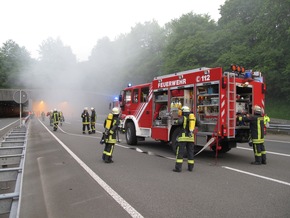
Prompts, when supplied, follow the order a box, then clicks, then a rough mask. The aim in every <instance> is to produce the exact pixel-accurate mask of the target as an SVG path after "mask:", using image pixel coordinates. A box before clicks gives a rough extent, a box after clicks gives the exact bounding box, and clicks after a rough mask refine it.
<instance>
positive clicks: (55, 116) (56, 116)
mask: <svg viewBox="0 0 290 218" xmlns="http://www.w3.org/2000/svg"><path fill="white" fill-rule="evenodd" d="M52 120H53V131H56V130H57V128H58V123H59V113H58V112H57V109H54V110H53V113H52Z"/></svg>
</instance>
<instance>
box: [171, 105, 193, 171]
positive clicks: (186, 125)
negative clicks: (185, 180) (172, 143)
mask: <svg viewBox="0 0 290 218" xmlns="http://www.w3.org/2000/svg"><path fill="white" fill-rule="evenodd" d="M181 111H182V116H181V117H180V118H179V119H178V120H177V122H176V123H177V124H178V125H180V127H181V128H180V132H179V134H178V138H177V148H176V163H175V169H173V171H174V172H181V171H182V163H183V156H184V153H185V149H186V151H187V159H188V160H187V164H188V170H189V171H192V170H193V167H194V160H193V156H194V134H193V131H194V128H195V122H196V119H195V116H194V114H193V113H190V109H189V107H187V106H183V107H182V108H181Z"/></svg>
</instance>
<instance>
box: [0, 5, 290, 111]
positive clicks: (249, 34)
mask: <svg viewBox="0 0 290 218" xmlns="http://www.w3.org/2000/svg"><path fill="white" fill-rule="evenodd" d="M220 14H221V17H220V19H219V20H218V21H217V22H215V21H214V20H212V19H211V18H210V16H208V15H198V14H193V13H188V14H184V15H182V16H181V17H180V18H179V19H174V20H172V21H171V22H169V23H167V24H166V25H165V26H164V27H161V26H159V24H158V23H157V22H156V21H154V20H153V21H148V22H145V23H144V24H141V23H139V24H136V26H135V27H132V29H131V31H130V32H129V33H127V34H121V35H120V36H119V37H117V38H116V39H115V40H114V41H111V40H110V39H109V38H107V37H104V38H102V39H99V40H98V41H97V44H96V45H95V47H94V48H93V49H92V52H91V55H90V57H89V60H88V61H86V62H79V63H78V62H77V61H76V58H75V56H74V54H73V53H72V51H71V49H70V47H68V46H64V45H63V44H62V42H61V40H60V39H57V40H53V39H51V38H49V39H48V40H46V41H44V42H43V44H42V45H40V58H39V60H32V59H31V58H30V55H29V54H28V52H27V51H26V50H25V48H21V47H19V46H18V45H17V44H16V43H15V42H13V41H12V40H8V41H7V42H6V43H4V44H3V46H2V47H1V48H0V88H9V87H14V86H20V85H21V80H20V81H18V80H15V78H16V77H18V75H21V76H20V77H19V78H23V76H29V77H30V78H35V79H38V80H36V81H38V82H34V81H33V80H31V81H30V83H28V84H27V83H26V84H22V85H23V86H24V85H25V86H28V87H31V88H33V87H39V86H40V87H44V88H45V87H47V84H48V83H47V81H48V80H47V79H48V78H49V79H51V80H52V81H54V79H55V78H58V80H57V81H58V83H57V85H58V86H59V85H63V86H65V87H69V84H73V85H74V87H78V88H81V89H87V90H91V91H95V92H102V91H103V90H104V87H106V91H107V92H108V93H118V91H119V90H120V89H122V88H123V87H124V86H125V85H126V84H127V83H128V82H132V83H135V84H136V83H145V82H149V81H151V80H152V78H153V77H154V76H158V75H162V74H168V73H173V72H176V71H182V70H188V69H193V68H197V67H203V66H207V67H216V66H223V67H225V68H226V69H227V67H228V66H230V64H232V63H235V64H240V65H243V66H245V67H246V68H247V69H253V70H259V71H262V73H263V75H264V76H265V78H266V83H267V90H268V92H267V99H271V98H273V99H274V98H275V97H277V96H283V100H284V101H283V102H284V103H288V105H289V103H290V95H289V94H290V61H289V60H290V49H289V48H290V0H275V1H271V0H227V1H226V2H225V4H224V5H222V6H221V7H220ZM27 69H29V71H27ZM48 74H49V75H50V76H48ZM74 77H76V78H78V80H77V82H75V81H74V80H72V79H71V78H74ZM66 78H69V79H66ZM100 79H101V82H100ZM40 81H46V82H40ZM37 84H38V85H37ZM96 84H97V85H96Z"/></svg>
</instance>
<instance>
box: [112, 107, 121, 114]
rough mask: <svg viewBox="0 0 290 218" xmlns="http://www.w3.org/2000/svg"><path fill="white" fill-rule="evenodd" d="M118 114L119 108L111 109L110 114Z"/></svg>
mask: <svg viewBox="0 0 290 218" xmlns="http://www.w3.org/2000/svg"><path fill="white" fill-rule="evenodd" d="M119 113H120V111H119V108H117V107H114V108H113V109H112V114H115V115H117V114H119Z"/></svg>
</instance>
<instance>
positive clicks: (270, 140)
mask: <svg viewBox="0 0 290 218" xmlns="http://www.w3.org/2000/svg"><path fill="white" fill-rule="evenodd" d="M265 141H269V142H280V143H287V144H290V142H287V141H280V140H272V139H265Z"/></svg>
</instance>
